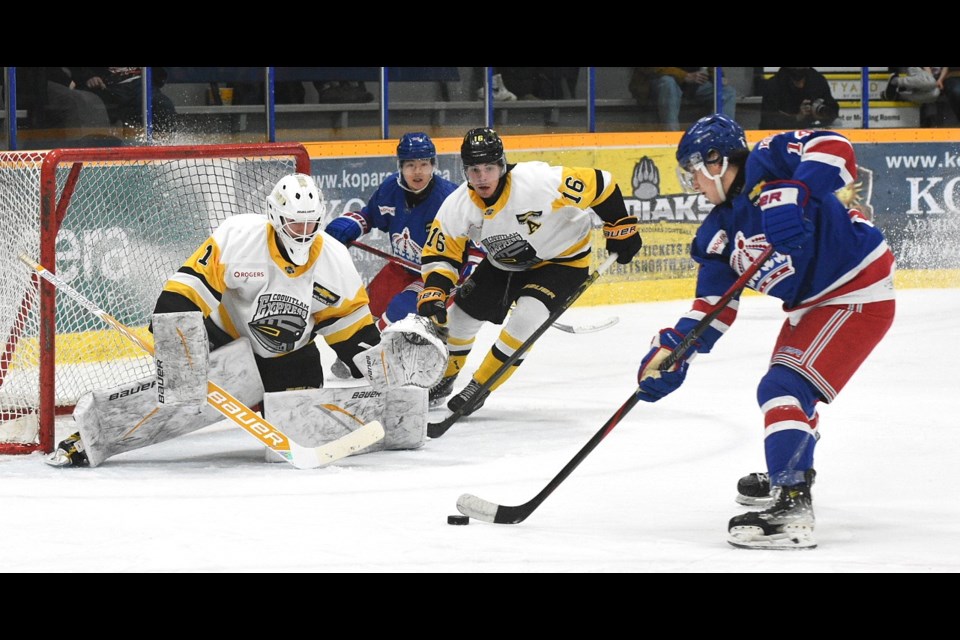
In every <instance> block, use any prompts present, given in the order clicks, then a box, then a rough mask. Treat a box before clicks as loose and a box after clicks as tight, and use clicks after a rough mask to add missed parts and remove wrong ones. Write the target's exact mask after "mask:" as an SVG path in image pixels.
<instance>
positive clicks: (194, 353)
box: [153, 311, 210, 413]
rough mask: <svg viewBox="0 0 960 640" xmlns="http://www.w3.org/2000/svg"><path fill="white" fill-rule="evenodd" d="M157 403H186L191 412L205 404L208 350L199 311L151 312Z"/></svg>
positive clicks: (208, 364) (197, 410)
mask: <svg viewBox="0 0 960 640" xmlns="http://www.w3.org/2000/svg"><path fill="white" fill-rule="evenodd" d="M153 343H154V360H155V362H156V365H157V402H158V403H160V404H163V405H190V406H193V407H194V408H195V413H199V411H200V409H201V408H202V407H203V405H204V404H206V397H207V376H208V370H209V368H210V351H209V344H208V342H207V332H206V330H205V329H204V327H203V314H202V313H200V312H199V311H185V312H180V313H156V314H154V315H153Z"/></svg>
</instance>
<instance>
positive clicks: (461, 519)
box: [447, 516, 470, 524]
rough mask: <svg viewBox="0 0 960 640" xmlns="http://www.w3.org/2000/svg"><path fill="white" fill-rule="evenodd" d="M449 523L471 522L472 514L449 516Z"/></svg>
mask: <svg viewBox="0 0 960 640" xmlns="http://www.w3.org/2000/svg"><path fill="white" fill-rule="evenodd" d="M447 524H470V516H447Z"/></svg>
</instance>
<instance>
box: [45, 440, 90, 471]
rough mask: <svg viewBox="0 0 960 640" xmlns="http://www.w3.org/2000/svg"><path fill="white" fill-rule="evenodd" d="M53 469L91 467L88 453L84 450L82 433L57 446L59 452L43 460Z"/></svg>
mask: <svg viewBox="0 0 960 640" xmlns="http://www.w3.org/2000/svg"><path fill="white" fill-rule="evenodd" d="M43 461H44V462H46V463H47V464H48V465H50V466H51V467H89V466H90V461H89V460H87V452H86V451H84V449H83V440H81V439H80V432H79V431H78V432H77V433H75V434H73V435H72V436H70V437H69V438H67V439H66V440H64V441H63V442H61V443H60V444H58V445H57V450H56V451H54V452H53V453H51V454H50V455H49V456H47V457H45V458H44V459H43Z"/></svg>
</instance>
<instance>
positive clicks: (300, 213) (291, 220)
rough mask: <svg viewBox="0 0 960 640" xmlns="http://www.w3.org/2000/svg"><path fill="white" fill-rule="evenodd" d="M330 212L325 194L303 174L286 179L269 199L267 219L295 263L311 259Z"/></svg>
mask: <svg viewBox="0 0 960 640" xmlns="http://www.w3.org/2000/svg"><path fill="white" fill-rule="evenodd" d="M326 210H327V203H326V202H325V201H324V199H323V192H322V191H320V188H319V187H317V185H316V183H315V182H314V181H313V178H311V177H310V176H308V175H306V174H303V173H293V174H291V175H288V176H284V177H283V178H281V179H280V181H279V182H278V183H277V185H276V186H275V187H274V188H273V191H272V192H270V195H268V196H267V217H268V218H269V220H270V224H271V225H273V228H274V230H275V231H276V232H277V237H278V238H279V239H280V242H282V243H283V248H284V249H285V250H286V252H287V255H288V256H289V257H290V261H291V262H293V263H294V264H296V265H304V264H306V263H307V260H308V259H309V258H310V247H311V245H313V242H314V240H316V238H317V232H318V231H319V230H320V222H321V220H323V216H324V214H325V213H326Z"/></svg>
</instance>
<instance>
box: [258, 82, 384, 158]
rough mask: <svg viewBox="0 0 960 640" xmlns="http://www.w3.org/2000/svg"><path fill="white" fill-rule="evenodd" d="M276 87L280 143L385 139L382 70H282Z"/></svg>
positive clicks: (278, 138) (277, 124)
mask: <svg viewBox="0 0 960 640" xmlns="http://www.w3.org/2000/svg"><path fill="white" fill-rule="evenodd" d="M276 86H277V119H276V126H277V140H278V141H301V140H311V141H313V140H316V141H323V140H377V139H379V138H380V134H381V129H380V67H277V70H276ZM280 87H283V99H284V102H283V103H281V102H280V97H281V93H280Z"/></svg>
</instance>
